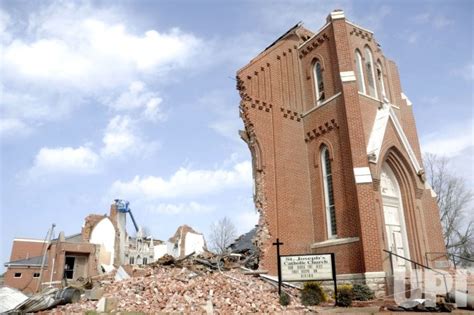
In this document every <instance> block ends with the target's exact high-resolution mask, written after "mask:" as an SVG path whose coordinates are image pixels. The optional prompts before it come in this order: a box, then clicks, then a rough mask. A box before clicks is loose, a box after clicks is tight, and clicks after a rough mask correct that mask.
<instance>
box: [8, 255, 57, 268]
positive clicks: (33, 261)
mask: <svg viewBox="0 0 474 315" xmlns="http://www.w3.org/2000/svg"><path fill="white" fill-rule="evenodd" d="M42 260H43V256H36V257H31V258H26V259H19V260H13V261H9V262H7V263H5V264H4V266H5V267H10V266H38V267H41V261H42ZM47 261H48V255H46V259H45V266H47V265H48V264H47Z"/></svg>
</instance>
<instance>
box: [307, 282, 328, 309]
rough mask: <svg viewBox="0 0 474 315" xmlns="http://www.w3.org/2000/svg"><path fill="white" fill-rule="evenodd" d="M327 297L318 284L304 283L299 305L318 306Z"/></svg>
mask: <svg viewBox="0 0 474 315" xmlns="http://www.w3.org/2000/svg"><path fill="white" fill-rule="evenodd" d="M326 300H327V296H326V294H325V293H324V291H323V289H322V287H321V285H320V284H319V283H318V282H306V283H305V284H304V286H303V290H301V304H303V305H318V304H319V303H321V302H325V301H326Z"/></svg>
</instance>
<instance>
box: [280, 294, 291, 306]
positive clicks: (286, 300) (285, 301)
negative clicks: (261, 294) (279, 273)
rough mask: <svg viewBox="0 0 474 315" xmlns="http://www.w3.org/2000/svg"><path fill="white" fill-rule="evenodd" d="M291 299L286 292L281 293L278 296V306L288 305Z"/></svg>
mask: <svg viewBox="0 0 474 315" xmlns="http://www.w3.org/2000/svg"><path fill="white" fill-rule="evenodd" d="M290 302H291V299H290V296H289V295H288V294H287V293H286V292H282V293H281V295H280V304H281V305H283V306H287V305H290Z"/></svg>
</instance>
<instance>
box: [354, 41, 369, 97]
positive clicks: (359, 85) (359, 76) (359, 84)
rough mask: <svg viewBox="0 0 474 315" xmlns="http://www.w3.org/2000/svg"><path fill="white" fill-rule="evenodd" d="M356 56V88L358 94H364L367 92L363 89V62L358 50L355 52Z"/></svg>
mask: <svg viewBox="0 0 474 315" xmlns="http://www.w3.org/2000/svg"><path fill="white" fill-rule="evenodd" d="M355 55H356V59H355V60H356V73H357V79H358V81H357V88H358V90H359V92H360V93H362V94H366V93H367V90H366V88H365V76H364V66H363V64H364V60H363V59H362V54H361V52H360V50H359V49H356V51H355Z"/></svg>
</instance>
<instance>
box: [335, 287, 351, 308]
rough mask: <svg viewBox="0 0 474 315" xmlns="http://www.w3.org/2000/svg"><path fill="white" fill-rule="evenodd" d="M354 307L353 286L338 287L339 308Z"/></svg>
mask: <svg viewBox="0 0 474 315" xmlns="http://www.w3.org/2000/svg"><path fill="white" fill-rule="evenodd" d="M351 305H352V286H351V285H350V284H343V285H339V286H337V306H344V307H348V306H351Z"/></svg>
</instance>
